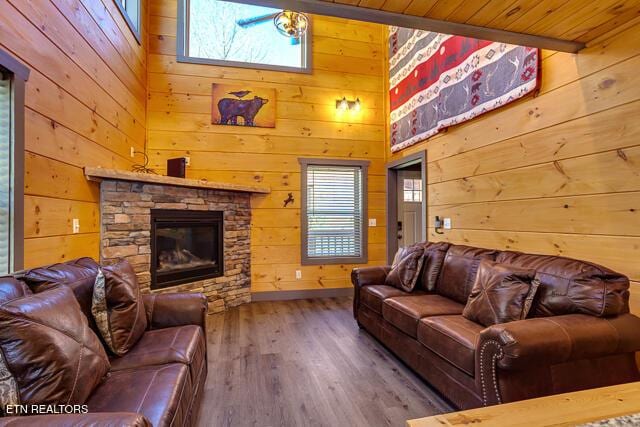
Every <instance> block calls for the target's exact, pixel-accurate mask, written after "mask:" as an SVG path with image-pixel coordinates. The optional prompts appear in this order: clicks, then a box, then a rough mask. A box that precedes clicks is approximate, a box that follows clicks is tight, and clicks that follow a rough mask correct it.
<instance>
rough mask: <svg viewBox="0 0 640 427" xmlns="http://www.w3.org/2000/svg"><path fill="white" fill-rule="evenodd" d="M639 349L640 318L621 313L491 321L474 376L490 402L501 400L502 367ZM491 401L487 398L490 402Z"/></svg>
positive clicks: (549, 363) (543, 364)
mask: <svg viewBox="0 0 640 427" xmlns="http://www.w3.org/2000/svg"><path fill="white" fill-rule="evenodd" d="M639 350H640V318H638V317H636V316H634V315H632V314H622V315H619V316H616V317H611V318H601V317H594V316H589V315H586V314H568V315H563V316H554V317H541V318H533V319H526V320H518V321H515V322H509V323H502V324H498V325H493V326H490V327H488V328H486V329H484V330H483V331H482V332H481V333H480V339H479V342H478V346H477V348H476V373H479V375H476V380H477V381H478V383H479V386H480V388H481V389H482V393H483V400H485V403H486V404H493V403H501V402H500V395H499V384H498V381H499V378H500V375H498V374H497V373H496V372H497V371H499V370H508V371H518V370H519V371H524V370H528V369H534V368H540V367H546V366H552V365H556V364H560V363H565V362H572V361H577V360H584V359H595V358H600V357H605V356H611V355H616V354H624V353H633V352H636V351H639ZM487 402H488V403H487Z"/></svg>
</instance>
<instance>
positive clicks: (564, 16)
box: [324, 0, 640, 42]
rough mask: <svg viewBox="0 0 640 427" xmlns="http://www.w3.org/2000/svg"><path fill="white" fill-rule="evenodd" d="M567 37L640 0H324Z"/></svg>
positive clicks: (589, 32) (583, 34)
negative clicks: (590, 0) (588, 0)
mask: <svg viewBox="0 0 640 427" xmlns="http://www.w3.org/2000/svg"><path fill="white" fill-rule="evenodd" d="M324 1H326V2H334V3H341V4H347V5H351V6H358V7H362V8H370V9H378V10H383V11H388V12H394V13H404V14H406V15H414V16H424V17H427V18H430V19H436V20H443V21H448V22H458V23H467V24H472V25H476V26H480V27H486V28H492V29H496V30H507V31H513V32H520V33H526V34H532V35H539V36H544V37H551V38H554V37H555V38H559V39H563V40H581V41H587V42H588V41H591V40H593V39H595V38H596V37H598V36H600V35H602V34H605V33H607V32H608V31H611V30H613V29H614V28H615V27H616V26H621V25H625V24H626V23H627V22H629V21H631V20H633V19H634V18H635V17H637V14H638V12H640V2H639V1H637V0H602V1H592V2H585V1H583V0H538V1H534V0H510V1H504V0H474V1H462V0H386V1H384V0H324Z"/></svg>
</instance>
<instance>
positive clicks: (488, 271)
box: [462, 259, 539, 326]
mask: <svg viewBox="0 0 640 427" xmlns="http://www.w3.org/2000/svg"><path fill="white" fill-rule="evenodd" d="M535 274H536V271H535V270H531V269H525V268H519V267H515V266H512V265H507V264H499V263H496V262H493V261H489V260H486V259H485V260H482V262H481V263H480V267H479V268H478V274H477V276H476V281H475V283H474V284H473V289H472V290H471V295H469V300H468V301H467V305H466V306H465V307H464V311H463V312H462V315H463V316H464V317H465V318H467V319H469V320H471V321H474V322H476V323H480V324H481V325H484V326H491V325H495V324H498V323H507V322H513V321H514V320H523V319H525V318H526V317H527V314H528V313H529V309H530V308H531V304H532V303H533V297H534V295H535V294H536V290H537V289H538V284H539V282H538V281H537V280H536V279H534V277H535Z"/></svg>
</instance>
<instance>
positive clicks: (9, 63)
mask: <svg viewBox="0 0 640 427" xmlns="http://www.w3.org/2000/svg"><path fill="white" fill-rule="evenodd" d="M0 69H3V70H4V71H5V72H7V73H9V74H11V110H12V111H11V115H12V117H13V121H12V122H13V129H12V130H13V138H12V144H13V150H12V153H11V154H12V157H13V158H12V159H11V165H12V171H13V174H12V175H13V182H12V183H11V184H12V192H11V196H12V197H11V201H10V203H11V212H10V224H11V233H10V237H9V243H10V247H9V251H10V253H9V270H10V271H9V272H10V273H11V272H15V271H19V270H22V268H23V267H24V172H25V168H24V128H25V126H24V122H25V83H26V82H27V80H29V73H30V69H29V68H28V67H26V66H25V65H24V64H22V63H21V62H20V61H18V60H17V59H16V58H15V57H13V56H12V55H11V54H9V53H8V52H7V51H5V50H3V49H0Z"/></svg>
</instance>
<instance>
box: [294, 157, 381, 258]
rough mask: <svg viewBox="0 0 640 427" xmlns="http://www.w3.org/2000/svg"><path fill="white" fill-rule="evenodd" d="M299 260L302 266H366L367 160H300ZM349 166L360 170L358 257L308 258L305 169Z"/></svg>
mask: <svg viewBox="0 0 640 427" xmlns="http://www.w3.org/2000/svg"><path fill="white" fill-rule="evenodd" d="M298 162H299V163H300V243H301V245H300V246H301V252H300V260H301V264H302V265H324V264H366V263H367V262H368V259H369V257H368V254H369V237H368V235H369V226H368V224H369V222H368V218H369V214H368V212H369V203H368V191H369V184H368V181H369V165H370V163H371V162H370V161H369V160H344V159H316V158H300V159H298ZM311 165H313V166H350V167H354V166H356V167H360V168H361V170H362V176H361V182H362V189H361V191H362V217H361V220H360V226H361V232H360V236H361V238H360V245H361V248H360V256H357V257H356V256H337V257H310V256H309V255H308V253H309V252H308V249H309V242H308V239H307V234H308V221H307V191H308V188H307V169H308V167H309V166H311Z"/></svg>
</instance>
